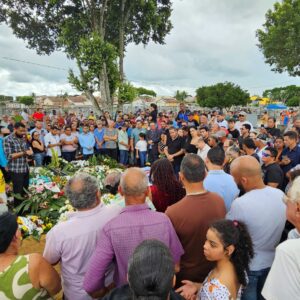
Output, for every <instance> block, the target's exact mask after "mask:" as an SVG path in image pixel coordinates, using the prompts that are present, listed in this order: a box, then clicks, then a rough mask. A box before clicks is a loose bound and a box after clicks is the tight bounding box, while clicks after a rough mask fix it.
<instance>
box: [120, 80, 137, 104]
mask: <svg viewBox="0 0 300 300" xmlns="http://www.w3.org/2000/svg"><path fill="white" fill-rule="evenodd" d="M137 95H138V93H137V90H136V88H135V87H134V86H133V85H132V84H130V82H124V83H121V84H120V86H119V93H118V99H119V103H120V104H124V103H131V102H132V101H133V100H134V99H135V98H136V97H137Z"/></svg>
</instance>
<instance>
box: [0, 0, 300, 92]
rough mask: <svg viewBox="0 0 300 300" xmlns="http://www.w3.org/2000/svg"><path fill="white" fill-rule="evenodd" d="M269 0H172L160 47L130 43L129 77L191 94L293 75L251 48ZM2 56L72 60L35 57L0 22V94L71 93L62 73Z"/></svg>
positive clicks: (64, 63)
mask: <svg viewBox="0 0 300 300" xmlns="http://www.w3.org/2000/svg"><path fill="white" fill-rule="evenodd" d="M273 3H275V1H274V0H264V1H261V0H253V1H251V2H249V1H247V0H201V1H200V0H174V5H173V13H172V22H173V26H174V28H173V30H172V31H171V33H170V35H168V36H167V38H166V44H165V45H156V44H154V43H150V44H149V45H148V46H146V47H144V46H142V45H138V46H136V45H133V44H131V45H129V46H128V47H127V52H126V58H125V72H126V76H127V78H128V80H130V81H132V82H133V83H134V84H135V85H136V86H145V87H147V88H153V89H155V90H156V92H157V93H158V94H160V95H173V94H174V93H175V91H176V90H177V89H180V90H182V89H185V90H187V91H188V92H189V93H191V94H194V91H195V89H196V88H197V87H199V86H202V85H208V84H214V83H217V82H224V81H232V82H234V83H237V84H239V85H241V86H242V87H243V88H245V89H248V90H249V91H250V92H251V93H252V94H257V93H262V91H263V90H264V89H267V88H272V87H275V86H277V85H278V86H281V85H287V84H299V79H298V78H292V77H289V76H288V75H287V74H275V73H273V72H272V71H271V70H270V67H269V66H268V65H266V64H265V63H264V58H263V56H262V54H261V53H260V51H259V49H258V47H257V46H256V44H257V40H256V37H255V31H256V29H257V28H259V27H261V26H262V24H263V23H264V20H265V17H264V15H265V13H266V11H267V10H268V9H269V8H271V7H272V5H273ZM2 57H11V58H15V59H19V60H24V61H29V62H34V63H38V64H43V65H50V66H54V67H55V66H56V67H59V68H62V69H66V70H67V69H69V68H70V67H74V66H75V64H74V63H73V62H71V61H69V60H68V59H67V58H66V56H65V54H64V53H61V52H58V53H54V54H52V55H50V56H38V55H37V54H36V53H35V51H34V50H29V49H27V48H26V47H25V43H24V42H23V41H22V40H19V39H17V38H16V37H15V36H14V35H13V34H12V32H11V30H10V29H9V28H8V27H7V26H5V25H1V26H0V84H1V87H0V94H9V95H14V96H15V95H22V94H30V93H32V92H35V93H36V94H49V95H55V94H59V93H61V92H62V93H64V92H68V93H76V91H74V90H73V89H72V87H71V86H70V85H69V84H68V81H67V71H66V70H57V69H51V68H46V67H42V66H36V65H30V64H25V63H20V62H15V61H10V60H5V59H3V58H2Z"/></svg>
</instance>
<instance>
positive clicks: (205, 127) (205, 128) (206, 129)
mask: <svg viewBox="0 0 300 300" xmlns="http://www.w3.org/2000/svg"><path fill="white" fill-rule="evenodd" d="M202 129H203V130H205V131H209V129H208V127H207V126H201V127H200V128H199V130H202Z"/></svg>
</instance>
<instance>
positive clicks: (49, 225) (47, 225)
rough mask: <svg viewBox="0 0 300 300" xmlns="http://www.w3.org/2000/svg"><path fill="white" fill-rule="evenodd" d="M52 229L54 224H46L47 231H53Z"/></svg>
mask: <svg viewBox="0 0 300 300" xmlns="http://www.w3.org/2000/svg"><path fill="white" fill-rule="evenodd" d="M52 227H53V224H52V223H47V224H46V228H47V229H51V228H52ZM43 229H44V228H43Z"/></svg>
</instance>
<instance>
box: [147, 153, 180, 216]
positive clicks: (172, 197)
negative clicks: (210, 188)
mask: <svg viewBox="0 0 300 300" xmlns="http://www.w3.org/2000/svg"><path fill="white" fill-rule="evenodd" d="M150 179H151V181H152V184H153V185H152V186H151V200H152V202H153V204H154V206H155V208H156V210H157V211H159V212H165V211H166V209H167V207H168V206H170V205H172V204H174V203H176V202H178V201H179V200H181V199H182V198H183V197H184V196H185V189H184V188H183V187H182V185H181V183H180V182H179V181H178V180H177V178H176V176H175V173H174V169H173V166H172V164H171V163H170V161H169V160H168V159H167V158H161V159H159V160H157V161H155V162H154V163H153V165H152V166H151V170H150Z"/></svg>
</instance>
